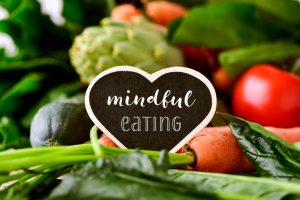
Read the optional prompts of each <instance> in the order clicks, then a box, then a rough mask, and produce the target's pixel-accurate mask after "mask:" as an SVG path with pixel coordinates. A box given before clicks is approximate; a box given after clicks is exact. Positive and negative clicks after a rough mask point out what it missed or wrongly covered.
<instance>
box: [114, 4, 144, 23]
mask: <svg viewBox="0 0 300 200" xmlns="http://www.w3.org/2000/svg"><path fill="white" fill-rule="evenodd" d="M137 16H143V15H142V12H141V11H140V10H139V9H138V8H136V7H135V6H134V5H132V4H121V5H118V6H116V7H115V8H114V9H113V11H112V13H111V19H112V20H113V21H117V22H131V21H132V20H133V18H135V17H137Z"/></svg>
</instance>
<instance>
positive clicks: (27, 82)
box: [0, 73, 45, 114]
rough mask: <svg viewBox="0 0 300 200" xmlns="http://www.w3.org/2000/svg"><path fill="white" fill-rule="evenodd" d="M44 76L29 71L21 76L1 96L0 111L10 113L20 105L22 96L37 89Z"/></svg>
mask: <svg viewBox="0 0 300 200" xmlns="http://www.w3.org/2000/svg"><path fill="white" fill-rule="evenodd" d="M44 77H45V75H44V74H41V73H31V74H28V75H26V76H25V77H23V78H22V79H21V80H20V81H19V82H17V83H16V84H15V85H14V86H13V87H12V88H10V89H9V90H8V91H6V92H5V93H4V94H3V95H2V96H1V98H0V113H2V114H6V113H12V112H15V111H16V110H17V109H19V108H20V107H21V106H22V102H23V100H22V97H24V96H26V95H28V94H30V93H33V92H35V91H37V90H38V89H39V88H40V87H41V84H42V80H43V79H44Z"/></svg>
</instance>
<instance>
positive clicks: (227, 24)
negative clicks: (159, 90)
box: [172, 3, 286, 48]
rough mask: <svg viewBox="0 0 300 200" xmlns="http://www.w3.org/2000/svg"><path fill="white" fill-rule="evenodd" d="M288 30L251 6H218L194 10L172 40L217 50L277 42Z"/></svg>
mask: <svg viewBox="0 0 300 200" xmlns="http://www.w3.org/2000/svg"><path fill="white" fill-rule="evenodd" d="M285 34H286V33H285V31H284V30H280V29H279V28H278V27H276V26H273V25H272V24H269V23H266V22H265V21H264V20H262V18H261V17H260V16H259V15H258V13H257V9H256V7H255V6H254V5H251V4H241V3H240V4H239V3H218V4H206V5H205V6H200V7H195V8H193V9H191V10H190V11H189V12H188V14H187V16H186V17H184V18H183V20H182V22H181V23H180V25H179V26H178V28H177V30H176V31H175V33H173V38H172V41H173V42H175V43H189V44H194V45H200V46H207V47H213V48H228V47H237V46H243V45H250V44H254V43H259V42H265V41H273V40H276V39H278V38H281V37H283V36H286V35H285Z"/></svg>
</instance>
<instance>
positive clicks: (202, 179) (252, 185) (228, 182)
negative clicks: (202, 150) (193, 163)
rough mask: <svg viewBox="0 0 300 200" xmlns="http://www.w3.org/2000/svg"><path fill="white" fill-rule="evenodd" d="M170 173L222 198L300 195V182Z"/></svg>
mask: <svg viewBox="0 0 300 200" xmlns="http://www.w3.org/2000/svg"><path fill="white" fill-rule="evenodd" d="M169 175H170V176H172V177H173V179H174V181H175V182H176V183H180V184H182V185H185V186H186V187H188V188H189V189H191V190H194V191H197V192H199V193H206V194H213V195H215V196H217V198H220V199H230V200H232V199H245V200H251V199H265V200H267V199H269V200H280V199H283V198H284V197H286V196H288V195H290V194H295V195H297V196H298V197H300V191H299V187H300V185H299V184H296V183H283V182H279V181H275V180H272V179H267V178H257V177H249V176H240V175H228V174H217V173H206V172H192V171H182V170H169Z"/></svg>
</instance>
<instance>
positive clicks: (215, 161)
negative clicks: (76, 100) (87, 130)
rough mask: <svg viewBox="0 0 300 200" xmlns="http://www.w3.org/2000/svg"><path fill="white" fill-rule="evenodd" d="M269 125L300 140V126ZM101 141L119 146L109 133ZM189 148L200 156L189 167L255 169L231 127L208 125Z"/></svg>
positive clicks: (222, 170) (292, 140)
mask: <svg viewBox="0 0 300 200" xmlns="http://www.w3.org/2000/svg"><path fill="white" fill-rule="evenodd" d="M265 128H266V129H267V130H269V131H271V132H272V133H274V134H275V135H277V136H278V137H280V138H282V139H284V140H285V141H287V142H289V143H295V142H300V127H296V128H287V129H284V128H274V127H265ZM99 142H100V144H103V145H107V146H116V145H115V144H114V143H113V142H112V141H111V140H110V139H109V138H108V137H106V136H102V137H101V138H100V140H99ZM186 149H187V150H190V151H193V152H194V153H195V156H196V163H195V165H194V166H188V167H187V169H190V170H196V171H207V172H218V173H231V172H232V173H237V172H251V171H253V170H254V167H253V165H252V164H251V162H250V161H249V160H248V159H247V157H246V156H245V154H244V153H243V151H242V149H241V148H240V146H239V144H238V142H237V141H236V139H235V138H234V136H233V134H232V132H231V130H230V128H229V127H228V126H222V127H207V128H204V129H203V130H202V131H200V132H199V133H197V134H196V136H195V137H194V138H192V139H191V140H190V141H189V142H188V144H187V145H186Z"/></svg>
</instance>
